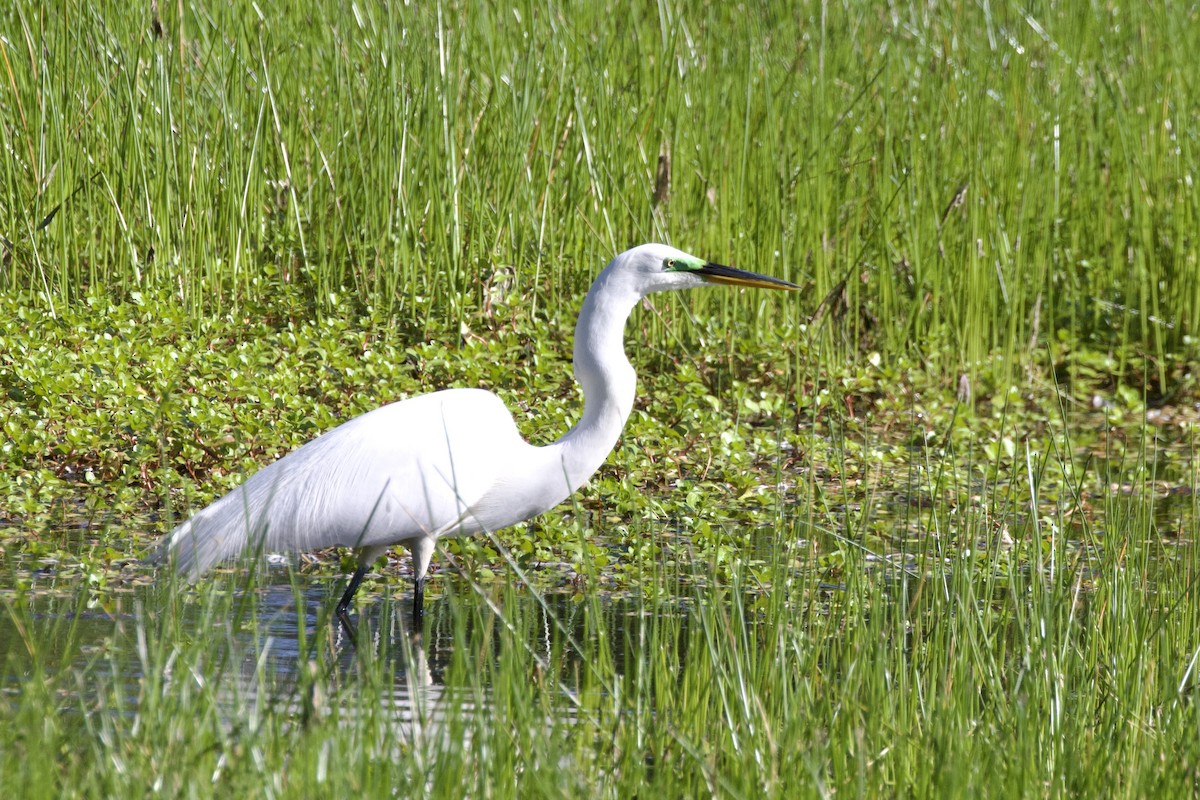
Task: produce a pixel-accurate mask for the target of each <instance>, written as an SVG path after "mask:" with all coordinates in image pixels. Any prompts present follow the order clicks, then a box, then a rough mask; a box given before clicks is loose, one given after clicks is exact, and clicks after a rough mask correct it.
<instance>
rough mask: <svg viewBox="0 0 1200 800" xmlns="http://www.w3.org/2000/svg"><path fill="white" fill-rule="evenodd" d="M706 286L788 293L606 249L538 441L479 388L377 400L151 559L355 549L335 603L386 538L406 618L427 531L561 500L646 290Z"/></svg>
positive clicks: (427, 545) (472, 526) (347, 598)
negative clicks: (408, 589) (549, 425)
mask: <svg viewBox="0 0 1200 800" xmlns="http://www.w3.org/2000/svg"><path fill="white" fill-rule="evenodd" d="M709 283H718V284H729V285H732V286H757V287H762V288H767V289H796V288H798V287H797V286H796V285H795V284H792V283H788V282H787V281H783V280H779V279H777V278H772V277H768V276H766V275H758V274H756V273H753V272H745V271H743V270H739V269H734V268H732V267H726V266H722V265H720V264H714V263H712V262H710V261H704V260H703V259H699V258H696V257H694V256H690V255H688V254H687V253H684V252H681V251H679V250H676V249H675V248H673V247H668V246H666V245H662V244H645V245H641V246H640V247H635V248H633V249H631V250H626V251H625V252H623V253H621V254H620V255H618V256H617V257H616V258H614V259H613V260H612V261H611V262H609V264H608V266H607V267H605V269H604V270H603V271H602V272H601V273H600V275H599V276H598V277H597V278H596V280H595V282H594V283H593V284H592V288H591V290H589V291H588V294H587V297H586V298H584V301H583V308H582V309H581V310H580V312H579V321H578V323H577V324H576V326H575V378H576V380H578V381H579V384H580V386H581V387H582V388H583V398H584V399H583V418H582V419H580V421H579V422H578V424H576V425H575V427H573V428H571V430H569V431H567V433H566V434H565V435H564V436H563V437H562V438H561V439H559V440H558V441H556V442H553V443H552V444H548V445H545V446H544V447H537V446H534V445H531V444H528V443H527V442H525V441H524V440H523V439H522V438H521V436H520V434H519V433H518V432H517V426H516V425H515V424H514V422H513V418H512V415H511V414H510V413H509V411H508V409H507V408H505V406H504V403H503V402H501V401H500V399H499V398H498V397H496V396H495V395H494V394H492V393H490V392H487V391H484V390H482V389H447V390H444V391H440V392H434V393H432V394H425V395H420V396H418V397H413V398H410V399H408V400H402V401H400V402H398V403H392V404H390V405H385V406H383V407H381V408H377V409H375V410H374V411H370V412H368V413H366V414H363V415H362V416H359V417H355V418H354V419H352V420H350V421H348V422H345V423H343V424H342V425H339V426H338V427H336V428H334V429H333V430H331V431H329V432H328V433H325V434H323V435H321V436H319V437H317V438H316V439H314V440H312V441H311V442H308V443H307V444H305V445H303V446H302V447H300V448H298V449H297V450H295V451H293V452H291V453H289V454H288V455H286V456H284V457H283V458H280V459H279V460H278V461H276V462H275V463H273V464H271V465H269V466H267V467H264V468H263V469H261V470H259V471H258V472H257V473H255V474H254V475H253V476H251V477H250V478H249V479H248V480H247V481H246V482H245V483H243V484H242V485H241V486H240V487H238V488H236V489H234V490H233V491H231V492H230V493H229V494H227V495H225V496H224V497H222V498H221V499H219V500H217V501H216V502H214V503H213V504H212V505H210V506H208V507H207V508H205V509H203V510H202V511H200V512H198V513H197V514H196V515H195V516H193V517H192V518H191V519H189V520H188V521H187V522H184V523H183V524H182V525H180V526H179V527H177V528H175V530H174V531H172V532H171V534H170V537H169V538H168V539H167V540H166V541H165V543H164V544H163V545H162V546H161V547H160V548H159V550H158V552H157V553H156V555H155V558H156V559H157V560H164V559H169V560H173V561H174V563H175V566H176V568H177V569H178V570H179V572H180V573H182V574H183V575H185V576H187V577H188V578H189V579H191V580H193V581H194V580H196V579H197V578H199V576H200V575H202V574H203V573H204V572H206V571H207V570H209V569H210V568H211V567H213V566H214V565H215V564H217V563H218V562H221V561H225V560H227V559H230V558H232V557H234V556H236V555H238V554H239V553H243V552H245V551H247V550H250V551H257V552H278V551H286V550H292V551H300V550H316V549H320V548H326V547H353V548H357V549H358V569H357V570H355V572H354V575H353V576H352V577H351V578H350V583H349V585H348V586H347V587H346V591H345V593H344V594H343V595H342V598H341V600H340V601H338V604H337V610H336V613H337V616H338V619H340V620H341V622H342V624H343V625H345V626H346V630H347V631H348V632H350V633H351V635H352V636H353V632H354V626H353V624H352V623H351V621H350V617H349V614H348V613H347V609H348V608H349V607H350V603H351V601H352V600H353V598H354V593H355V591H356V590H357V589H358V586H359V584H360V583H362V580H363V577H364V576H365V575H366V574H367V569H368V567H369V566H370V565H371V564H372V562H374V561H375V559H376V558H378V557H379V556H380V555H381V554H382V553H383V552H384V551H385V550H387V548H389V547H392V546H393V545H396V544H403V545H404V546H406V547H407V548H408V549H409V550H410V551H411V552H412V560H413V575H414V577H415V586H414V592H413V622H414V628H415V629H418V630H419V625H420V620H421V616H422V610H423V605H424V586H425V573H426V571H427V570H428V568H429V559H430V557H431V556H432V555H433V550H434V546H435V544H436V542H437V540H438V539H439V538H441V537H443V536H464V535H469V534H475V533H479V532H481V531H485V530H486V531H495V530H499V529H500V528H504V527H507V526H509V525H513V524H515V523H517V522H520V521H522V520H526V519H529V518H530V517H533V516H536V515H538V514H541V513H542V512H543V511H546V510H548V509H550V508H553V507H554V506H556V505H558V504H559V503H561V502H562V501H563V500H565V499H567V497H568V496H570V494H571V493H572V492H574V491H575V490H576V489H578V488H579V487H580V486H582V485H583V483H584V482H585V481H587V479H588V478H589V477H591V475H592V473H594V472H595V471H596V470H597V469H599V468H600V465H601V464H603V463H604V459H605V458H607V457H608V453H609V451H611V450H612V448H613V446H614V445H616V442H617V437H618V436H620V434H621V429H622V428H623V427H624V426H625V420H626V419H628V417H629V412H630V410H631V409H632V408H633V400H634V391H635V387H636V382H637V377H636V376H635V375H634V371H633V367H632V366H630V364H629V360H628V359H627V358H626V357H625V347H624V343H623V341H622V337H623V334H624V329H625V321H626V319H628V317H629V312H630V311H632V310H633V307H634V306H635V305H636V304H637V303H638V301H639V300H641V299H642V298H643V297H645V296H646V295H648V294H650V293H652V292H661V291H667V290H671V289H691V288H694V287H698V286H704V285H705V284H709Z"/></svg>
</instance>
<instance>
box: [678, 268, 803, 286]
mask: <svg viewBox="0 0 1200 800" xmlns="http://www.w3.org/2000/svg"><path fill="white" fill-rule="evenodd" d="M692 274H693V275H699V276H700V277H702V278H704V280H706V281H708V282H709V283H724V284H727V285H729V286H753V287H755V288H758V289H785V290H788V291H791V290H793V289H799V288H800V287H799V286H797V285H796V284H794V283H791V282H789V281H785V280H781V279H779V278H772V277H771V276H770V275H759V274H758V273H757V272H747V271H746V270H744V269H734V268H733V267H727V266H725V265H724V264H714V263H713V262H711V261H709V262H708V263H706V264H705V265H704V266H703V267H701V268H700V269H697V270H694V271H693V272H692Z"/></svg>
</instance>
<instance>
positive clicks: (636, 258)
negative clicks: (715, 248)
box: [606, 244, 800, 295]
mask: <svg viewBox="0 0 1200 800" xmlns="http://www.w3.org/2000/svg"><path fill="white" fill-rule="evenodd" d="M607 271H612V272H614V273H616V274H619V275H620V276H621V277H622V278H624V279H627V280H631V281H632V282H633V283H634V285H635V286H636V288H637V291H638V292H640V293H641V294H643V295H645V294H650V293H651V292H663V291H669V290H671V289H692V288H695V287H698V286H705V285H707V284H713V283H720V284H726V285H728V286H752V287H757V288H760V289H789V290H790V289H798V288H800V287H798V286H796V284H794V283H789V282H788V281H785V280H780V279H779V278H772V277H771V276H769V275H760V274H758V273H757V272H747V271H746V270H741V269H735V268H733V267H727V266H725V265H723V264H717V263H714V262H712V261H706V260H704V259H703V258H697V257H696V256H693V255H689V254H687V253H685V252H683V251H682V250H677V249H675V248H674V247H670V246H668V245H665V244H643V245H640V246H638V247H634V248H632V249H630V250H626V251H625V252H624V253H621V254H620V255H619V256H617V257H616V258H615V259H613V261H612V264H610V265H609V269H608V270H606V272H607Z"/></svg>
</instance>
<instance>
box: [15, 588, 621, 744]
mask: <svg viewBox="0 0 1200 800" xmlns="http://www.w3.org/2000/svg"><path fill="white" fill-rule="evenodd" d="M24 574H26V575H28V574H30V573H29V572H25V573H24ZM45 577H46V582H45V583H43V584H38V585H35V587H34V588H33V590H31V591H29V592H28V593H26V595H25V598H26V600H27V603H28V606H27V610H22V611H13V612H11V613H6V612H4V611H2V610H0V706H2V705H3V703H4V700H3V698H4V697H5V696H8V697H15V696H17V695H19V694H20V692H21V691H22V685H23V684H24V683H25V682H26V681H29V680H30V679H31V678H32V677H33V675H34V672H33V667H32V665H31V659H30V657H29V655H28V652H29V650H30V649H31V647H33V648H36V650H37V654H38V655H37V658H36V661H37V663H38V667H37V668H38V669H40V670H41V674H43V675H45V676H49V677H50V678H51V679H52V681H53V683H54V684H55V686H56V690H57V691H58V692H59V693H60V694H64V695H66V696H64V697H62V700H63V702H62V704H61V705H60V707H61V708H63V709H66V710H68V712H69V713H75V712H77V711H84V712H86V711H87V710H89V709H94V708H97V707H101V706H105V705H108V704H110V703H111V702H112V701H111V700H110V699H109V697H111V696H116V697H120V698H123V701H122V702H123V704H124V703H128V707H127V712H126V713H130V714H134V713H136V711H137V702H138V698H140V697H141V696H142V695H141V693H142V692H143V691H144V690H145V687H144V683H145V680H146V678H147V672H148V671H150V670H154V669H157V667H155V666H154V665H157V664H164V663H165V664H166V669H165V670H164V672H163V678H164V681H163V683H164V687H165V688H163V689H162V691H164V692H167V693H170V692H171V691H172V689H171V686H172V684H176V689H177V690H178V689H180V688H181V687H179V686H178V684H179V683H180V682H185V683H186V682H191V689H192V690H193V692H194V691H197V690H198V691H214V692H215V694H214V696H215V697H216V699H217V702H218V706H219V707H220V708H221V709H223V710H222V716H223V717H224V718H225V721H226V724H227V725H229V726H230V727H231V728H233V729H236V726H238V725H239V724H241V725H245V724H255V723H253V722H252V721H253V720H255V719H260V718H262V717H263V716H265V715H279V714H283V715H285V716H287V717H291V718H295V719H297V720H298V721H300V722H302V723H304V722H307V721H309V720H313V719H315V718H319V719H326V718H329V717H331V716H333V717H335V718H336V720H337V724H338V725H342V724H352V723H354V722H355V721H356V717H357V715H361V714H366V713H371V714H374V713H381V714H382V715H383V716H382V717H381V719H386V720H387V724H388V725H389V727H390V728H391V729H392V735H393V741H394V742H395V744H396V745H400V744H404V743H407V744H412V743H414V742H417V741H421V740H422V739H424V740H426V741H428V739H429V737H430V736H436V735H439V732H440V731H442V730H443V726H442V723H443V722H444V721H445V720H446V718H447V716H449V715H453V716H454V717H455V718H456V719H459V720H466V719H470V718H471V717H472V716H473V715H474V714H476V713H479V712H480V711H481V710H485V709H486V708H487V707H488V705H489V704H490V701H489V694H488V691H489V690H488V689H487V684H486V675H487V672H486V670H483V671H478V672H475V674H474V677H475V680H474V681H473V686H472V687H471V688H468V689H461V690H457V689H450V688H447V686H446V685H445V677H446V674H447V672H448V670H449V669H450V664H451V658H452V653H453V649H454V648H455V647H456V646H459V647H461V646H462V643H463V641H464V639H463V637H464V631H465V640H466V641H469V642H472V645H471V647H470V648H469V650H470V654H469V655H467V656H466V657H467V658H469V659H477V658H480V657H483V658H486V655H487V653H488V652H489V650H490V652H491V653H492V654H498V653H499V647H500V644H499V639H500V637H499V636H498V635H497V633H498V627H499V626H501V625H506V624H507V623H506V622H503V621H501V622H499V623H497V622H496V621H495V620H492V621H491V622H490V623H489V622H484V621H483V619H486V615H485V617H484V618H483V619H481V618H480V617H477V616H476V617H472V616H471V615H469V614H467V615H463V616H464V618H456V616H455V609H454V607H453V601H452V600H451V599H449V598H447V597H440V598H437V599H436V600H433V599H431V601H429V602H427V606H426V630H425V631H424V633H423V634H421V633H418V634H414V633H413V632H412V631H410V630H409V629H408V625H407V623H408V615H407V614H406V613H403V612H404V607H405V602H406V601H405V600H404V599H401V598H396V599H394V600H393V599H390V598H387V597H385V598H383V599H381V600H373V601H371V602H368V603H364V605H363V606H362V616H361V617H360V618H359V623H360V626H359V634H360V637H361V642H360V644H359V646H358V647H357V648H356V647H355V646H354V644H353V643H352V642H351V641H350V640H349V638H348V637H347V635H346V633H345V631H344V629H343V628H342V626H341V625H340V624H339V623H338V622H337V621H336V620H335V619H334V618H333V616H332V614H331V611H330V610H331V608H332V603H331V595H330V592H331V591H336V590H337V589H338V587H337V586H332V587H331V582H330V581H329V580H328V578H327V577H325V576H320V577H314V578H312V580H311V583H310V582H309V579H308V578H307V576H303V575H295V574H292V573H290V572H289V571H288V570H286V569H283V568H279V567H272V568H269V569H267V570H265V571H264V572H263V573H262V574H260V575H259V576H258V581H259V585H258V586H256V587H255V588H253V589H251V590H249V592H248V593H247V592H243V591H242V590H241V589H240V588H236V586H235V587H234V588H233V593H232V595H229V596H227V595H222V594H221V593H220V591H219V588H218V589H217V590H216V591H213V592H212V593H211V594H208V595H204V593H205V592H206V591H207V590H206V589H193V588H191V587H187V586H185V585H182V584H180V585H177V586H175V587H173V588H168V589H165V590H164V589H161V588H156V587H154V586H151V585H145V586H139V587H136V588H134V589H133V590H132V592H131V593H129V594H124V595H118V596H117V600H116V603H115V608H108V609H106V610H98V609H89V608H88V607H87V603H88V599H87V592H86V591H81V590H80V589H79V587H78V585H77V583H76V585H74V586H68V585H54V581H55V579H54V578H53V576H52V575H51V573H46V575H45ZM451 580H454V582H455V585H456V586H457V587H461V586H462V584H461V583H460V582H458V581H457V580H456V579H451ZM67 583H69V582H67V581H63V582H62V584H67ZM228 585H229V584H227V586H228ZM171 592H177V593H181V594H184V593H189V592H195V593H196V597H197V598H198V599H199V598H203V597H207V599H201V601H200V602H183V603H170V602H169V597H170V593H171ZM467 592H468V593H469V590H467ZM465 596H466V595H465V594H462V593H461V592H460V597H465ZM511 596H512V597H515V598H516V599H517V602H518V604H519V605H518V607H516V608H508V609H506V610H505V611H506V614H505V616H506V617H508V618H515V619H522V620H524V621H525V622H526V623H527V625H525V626H523V627H522V630H523V631H524V633H523V634H522V636H523V646H525V647H527V648H528V649H529V651H530V652H531V653H532V654H533V656H534V658H535V659H536V660H538V661H540V662H545V661H548V660H549V659H550V658H551V657H552V653H553V654H554V655H553V657H554V658H557V659H558V660H559V664H560V665H561V664H562V663H563V662H570V661H573V660H578V659H580V658H581V656H579V654H578V652H576V651H575V649H574V648H572V647H562V646H561V645H562V642H563V640H564V639H571V638H575V639H576V641H581V640H582V639H583V638H584V637H586V636H587V635H588V634H589V628H591V627H594V623H595V619H594V618H593V619H592V623H593V624H592V625H589V624H588V623H587V622H586V621H585V617H586V616H587V615H586V614H585V613H584V608H585V606H583V605H581V604H579V603H577V602H574V601H573V600H571V598H570V597H568V596H565V595H559V596H555V595H551V596H549V598H541V599H535V598H534V597H533V595H532V594H531V593H528V592H526V593H514V594H512V595H511ZM213 597H217V598H218V599H217V600H216V601H215V604H213V605H208V606H206V605H205V603H206V602H209V601H210V600H211V599H212V598H213ZM486 604H487V602H485V601H484V600H483V599H481V598H479V597H475V596H474V595H471V596H470V602H469V605H470V607H471V608H472V609H476V610H477V609H478V608H479V607H481V606H484V605H486ZM462 605H464V606H466V605H468V603H462ZM609 606H610V607H609V608H608V609H607V610H606V611H605V613H604V614H603V617H604V618H605V619H606V622H604V623H603V625H604V627H606V628H608V629H609V630H610V631H611V632H610V633H608V634H607V635H609V636H613V635H615V636H618V637H619V636H620V635H622V634H621V633H618V632H617V631H616V630H615V628H616V626H618V625H619V624H620V622H619V621H620V620H622V619H625V620H629V619H634V618H636V617H637V616H638V615H636V614H626V613H625V611H624V610H618V607H619V606H620V604H615V603H612V601H609ZM172 614H174V615H177V617H178V619H177V621H176V620H175V619H170V620H168V618H167V616H168V615H172ZM530 621H532V622H530ZM480 625H484V626H485V627H484V628H479V626H480ZM456 630H457V637H458V638H457V639H456ZM591 635H592V636H594V635H595V631H594V630H592V631H591ZM31 637H32V640H33V642H34V644H32V645H30V644H28V642H29V641H30V638H31ZM147 639H149V640H150V641H149V643H147ZM155 639H157V641H155ZM555 642H558V644H559V646H558V647H555ZM479 645H482V646H483V648H484V649H483V650H482V651H481V650H479V649H478V647H479ZM156 646H157V647H161V648H162V651H163V652H162V653H160V654H159V655H157V656H156V655H154V654H153V651H154V648H155V647H156ZM188 648H191V649H190V650H189V649H188ZM147 649H149V650H150V651H151V653H150V654H148V653H147ZM172 651H178V652H176V653H175V655H172ZM184 651H187V652H188V653H189V654H190V655H188V656H186V657H185V656H183V655H181V654H182V653H183V652H184ZM189 659H191V660H189ZM184 662H187V663H184ZM368 667H369V668H368ZM555 672H556V674H572V671H571V669H570V668H569V667H568V668H566V669H563V670H561V671H559V670H556V671H555ZM380 676H383V682H382V683H381V682H380V680H379V678H380ZM56 678H57V679H56ZM481 678H482V681H483V683H482V693H481V688H480V687H481V682H480V679H481ZM182 688H186V687H182ZM556 688H557V689H558V693H557V694H558V697H559V700H560V701H561V703H558V705H561V706H562V707H563V714H562V715H559V718H560V719H572V718H573V715H572V706H573V703H574V700H575V698H574V696H573V687H564V686H561V685H559V686H557V687H556ZM552 691H553V690H552ZM72 695H73V696H72ZM248 720H249V721H251V722H249V723H247V721H248ZM239 721H240V722H239Z"/></svg>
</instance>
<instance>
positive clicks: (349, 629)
mask: <svg viewBox="0 0 1200 800" xmlns="http://www.w3.org/2000/svg"><path fill="white" fill-rule="evenodd" d="M370 566H371V565H370V564H359V565H358V569H356V570H354V574H353V575H351V576H350V583H349V585H348V586H346V591H345V593H343V594H342V599H341V600H339V601H338V604H337V608H336V609H335V610H334V613H335V614H337V618H338V619H339V620H341V622H342V627H343V628H345V629H346V633H348V634H349V635H350V639H351V641H354V642H357V641H358V631H356V630H355V629H354V623H353V622H351V621H350V614H349V613H348V612H347V609H349V608H350V602H351V601H352V600H353V599H354V593H355V592H357V591H358V586H359V584H360V583H362V582H363V578H365V577H366V575H367V569H368V568H369V567H370Z"/></svg>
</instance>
